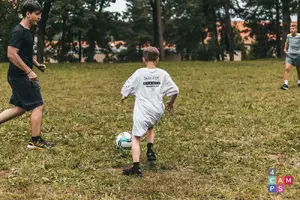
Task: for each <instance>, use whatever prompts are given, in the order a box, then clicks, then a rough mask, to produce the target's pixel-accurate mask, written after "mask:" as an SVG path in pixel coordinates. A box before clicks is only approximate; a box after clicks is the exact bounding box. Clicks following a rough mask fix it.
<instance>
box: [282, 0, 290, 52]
mask: <svg viewBox="0 0 300 200" xmlns="http://www.w3.org/2000/svg"><path fill="white" fill-rule="evenodd" d="M289 4H290V0H282V15H283V31H282V42H281V55H284V52H283V48H284V43H285V40H286V36H287V34H288V33H289V32H290V25H291V16H290V10H289V8H290V5H289Z"/></svg>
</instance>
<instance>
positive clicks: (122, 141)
mask: <svg viewBox="0 0 300 200" xmlns="http://www.w3.org/2000/svg"><path fill="white" fill-rule="evenodd" d="M116 145H117V147H118V148H131V145H132V138H131V133H130V132H122V133H120V134H119V135H118V136H117V138H116Z"/></svg>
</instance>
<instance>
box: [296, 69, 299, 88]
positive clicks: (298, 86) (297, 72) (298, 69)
mask: <svg viewBox="0 0 300 200" xmlns="http://www.w3.org/2000/svg"><path fill="white" fill-rule="evenodd" d="M296 69H297V74H298V87H300V66H297V67H296Z"/></svg>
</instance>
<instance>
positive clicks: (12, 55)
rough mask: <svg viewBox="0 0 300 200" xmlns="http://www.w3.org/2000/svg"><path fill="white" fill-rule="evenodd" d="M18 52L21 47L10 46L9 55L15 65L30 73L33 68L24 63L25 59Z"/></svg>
mask: <svg viewBox="0 0 300 200" xmlns="http://www.w3.org/2000/svg"><path fill="white" fill-rule="evenodd" d="M18 52H19V49H17V48H15V47H12V46H8V48H7V57H8V59H9V60H10V61H11V62H12V63H13V64H14V65H15V66H17V67H18V68H20V69H21V70H23V71H24V72H25V73H26V74H29V73H30V71H31V69H30V68H29V67H28V66H27V65H26V64H25V63H24V61H23V60H22V59H21V57H20V56H19V55H18Z"/></svg>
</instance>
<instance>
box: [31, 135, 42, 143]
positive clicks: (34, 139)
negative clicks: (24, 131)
mask: <svg viewBox="0 0 300 200" xmlns="http://www.w3.org/2000/svg"><path fill="white" fill-rule="evenodd" d="M40 138H41V136H33V137H31V140H32V141H33V142H36V141H38V140H39V139H40Z"/></svg>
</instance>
